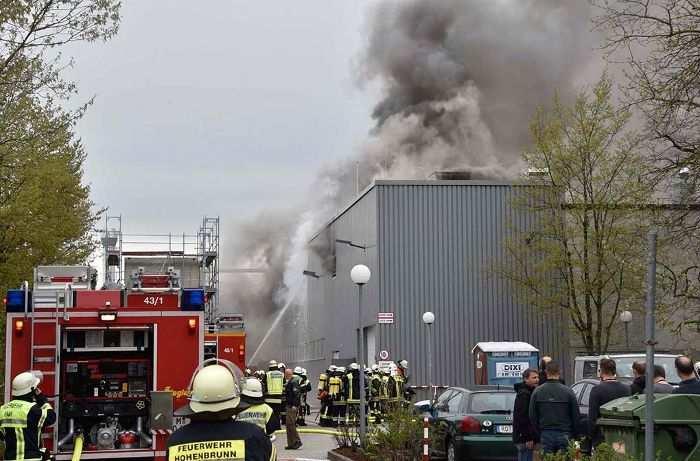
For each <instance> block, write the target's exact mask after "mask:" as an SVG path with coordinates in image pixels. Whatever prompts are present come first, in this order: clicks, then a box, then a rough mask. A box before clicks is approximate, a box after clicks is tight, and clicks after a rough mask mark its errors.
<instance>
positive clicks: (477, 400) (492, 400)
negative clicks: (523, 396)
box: [469, 392, 515, 414]
mask: <svg viewBox="0 0 700 461" xmlns="http://www.w3.org/2000/svg"><path fill="white" fill-rule="evenodd" d="M514 403H515V393H514V392H475V393H474V394H472V399H471V403H470V408H469V413H472V414H488V413H493V414H498V413H503V414H508V413H511V412H512V411H513V404H514Z"/></svg>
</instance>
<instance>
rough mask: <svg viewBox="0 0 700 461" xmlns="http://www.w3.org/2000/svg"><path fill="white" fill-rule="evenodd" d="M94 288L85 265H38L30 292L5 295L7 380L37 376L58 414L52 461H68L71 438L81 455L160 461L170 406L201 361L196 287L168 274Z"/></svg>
mask: <svg viewBox="0 0 700 461" xmlns="http://www.w3.org/2000/svg"><path fill="white" fill-rule="evenodd" d="M95 286H96V271H95V270H94V269H93V268H91V267H89V266H41V267H37V268H36V269H35V271H34V280H33V286H32V287H30V286H29V283H27V282H25V283H24V284H23V286H22V288H21V289H17V290H10V291H9V292H8V294H7V298H6V312H7V322H6V332H5V333H6V357H5V383H9V382H11V381H12V378H13V377H14V376H16V375H17V374H19V373H21V372H23V371H27V370H36V371H40V372H41V374H43V381H42V383H41V389H42V391H43V393H44V394H45V395H47V396H48V397H49V401H50V402H51V404H52V406H53V407H54V409H55V410H56V412H57V414H58V420H57V423H56V424H55V425H54V426H53V427H52V428H49V429H48V430H47V431H46V432H45V433H44V435H43V438H44V446H46V447H47V448H49V449H50V451H51V453H52V454H54V455H55V456H56V459H58V460H67V459H71V453H72V451H73V443H74V437H75V436H76V434H77V433H79V432H81V433H82V434H83V437H84V440H85V442H84V448H83V454H82V458H83V459H102V458H134V459H165V443H166V440H167V437H168V435H169V434H170V433H171V432H172V429H173V426H174V421H173V408H177V407H179V406H182V405H185V404H186V403H187V401H186V398H187V393H188V385H189V381H190V377H191V375H192V372H193V371H194V370H195V368H196V367H197V366H198V365H199V364H200V363H201V362H202V360H203V358H204V305H205V293H204V290H203V289H183V288H181V287H180V283H179V274H178V271H177V270H174V269H173V268H168V270H166V271H165V272H164V273H162V274H147V273H144V271H143V270H137V271H134V272H133V273H132V274H131V278H130V283H129V284H128V286H127V288H122V289H102V290H96V289H95ZM9 399H10V386H7V385H6V386H5V401H8V400H9Z"/></svg>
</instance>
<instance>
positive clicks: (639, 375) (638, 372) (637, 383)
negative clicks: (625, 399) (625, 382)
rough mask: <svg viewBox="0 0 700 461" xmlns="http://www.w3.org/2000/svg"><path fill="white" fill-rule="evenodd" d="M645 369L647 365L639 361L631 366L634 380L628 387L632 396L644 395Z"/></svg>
mask: <svg viewBox="0 0 700 461" xmlns="http://www.w3.org/2000/svg"><path fill="white" fill-rule="evenodd" d="M646 369H647V364H646V363H645V362H643V361H641V360H638V361H636V362H634V363H633V364H632V374H633V375H634V380H633V381H632V384H631V385H630V391H631V392H632V395H635V394H643V393H644V387H645V386H646Z"/></svg>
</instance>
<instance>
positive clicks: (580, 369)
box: [574, 353, 681, 384]
mask: <svg viewBox="0 0 700 461" xmlns="http://www.w3.org/2000/svg"><path fill="white" fill-rule="evenodd" d="M676 357H678V355H677V354H654V364H655V365H661V366H662V367H664V370H666V380H667V381H668V382H669V383H671V384H678V383H679V382H680V381H681V379H680V378H679V377H678V374H677V373H676V367H675V365H674V361H675V360H676ZM604 358H609V359H613V360H615V364H616V365H617V377H618V378H620V379H621V380H623V381H630V382H631V381H632V380H633V379H634V374H633V373H632V364H633V363H634V362H638V361H640V360H641V361H642V362H643V361H645V360H646V354H644V353H633V354H608V355H583V356H578V357H576V359H575V362H574V363H575V365H574V377H575V378H576V379H575V381H574V382H579V381H581V380H582V379H598V362H600V359H604Z"/></svg>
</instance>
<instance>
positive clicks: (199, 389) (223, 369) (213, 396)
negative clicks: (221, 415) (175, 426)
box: [175, 358, 240, 416]
mask: <svg viewBox="0 0 700 461" xmlns="http://www.w3.org/2000/svg"><path fill="white" fill-rule="evenodd" d="M219 363H223V365H219ZM234 367H235V365H233V364H232V363H230V362H228V361H226V360H221V359H216V358H212V359H208V360H205V361H204V362H202V365H200V367H199V368H198V369H197V370H196V371H195V372H194V374H193V375H192V379H191V381H190V386H189V389H190V397H189V400H190V404H189V405H187V406H185V407H183V408H180V409H178V410H177V411H176V412H175V414H176V415H177V416H187V415H191V414H193V413H203V412H219V411H224V410H232V409H234V408H236V407H237V406H238V404H239V403H240V397H239V391H238V384H237V383H236V373H235V372H234Z"/></svg>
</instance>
